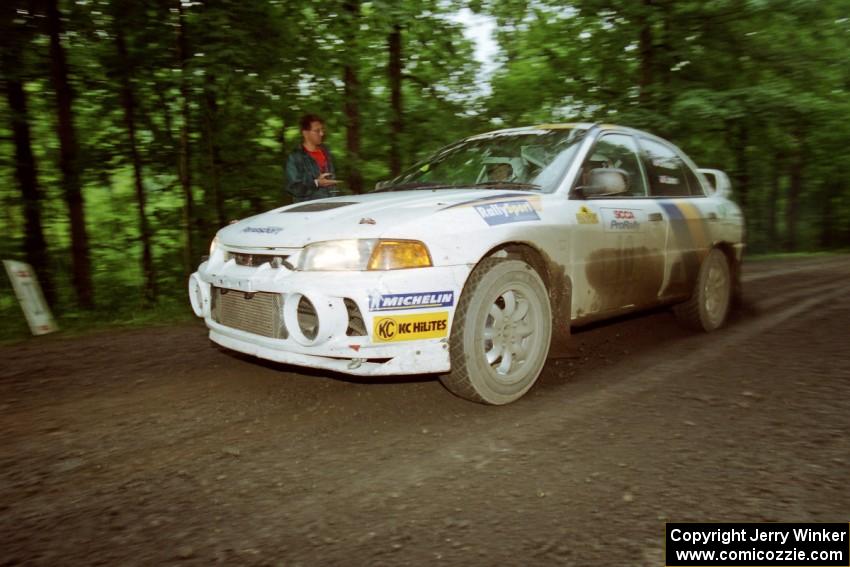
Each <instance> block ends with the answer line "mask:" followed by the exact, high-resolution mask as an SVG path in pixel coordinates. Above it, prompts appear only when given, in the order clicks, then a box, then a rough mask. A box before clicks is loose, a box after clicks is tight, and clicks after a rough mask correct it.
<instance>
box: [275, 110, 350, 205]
mask: <svg viewBox="0 0 850 567" xmlns="http://www.w3.org/2000/svg"><path fill="white" fill-rule="evenodd" d="M324 139H325V121H324V120H322V119H321V118H320V117H319V116H316V115H315V114H306V115H304V116H303V117H301V145H300V146H299V147H297V148H295V149H294V150H292V153H290V154H289V159H288V160H287V161H286V191H287V192H288V193H290V194H291V195H292V200H293V202H295V203H300V202H301V201H310V200H313V199H323V198H325V197H330V196H331V193H330V190H331V189H333V187H334V186H335V185H336V184H337V183H339V182H338V181H337V180H335V179H334V178H333V176H334V164H333V158H332V157H331V152H330V150H329V149H328V148H327V146H325V145H324V144H323V143H322V140H324Z"/></svg>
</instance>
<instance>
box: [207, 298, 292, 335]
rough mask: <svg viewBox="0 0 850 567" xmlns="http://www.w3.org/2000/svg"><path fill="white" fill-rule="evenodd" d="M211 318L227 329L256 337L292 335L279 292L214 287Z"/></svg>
mask: <svg viewBox="0 0 850 567" xmlns="http://www.w3.org/2000/svg"><path fill="white" fill-rule="evenodd" d="M212 318H213V320H214V321H215V322H217V323H220V324H222V325H224V326H225V327H232V328H234V329H239V330H240V331H246V332H248V333H254V334H255V335H262V336H264V337H271V338H273V339H285V338H287V337H288V336H289V333H288V332H287V331H286V326H285V325H284V323H283V295H281V294H279V293H268V292H265V291H257V292H253V293H246V292H243V291H235V290H232V289H224V288H219V287H213V288H212Z"/></svg>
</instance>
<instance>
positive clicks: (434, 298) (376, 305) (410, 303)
mask: <svg viewBox="0 0 850 567" xmlns="http://www.w3.org/2000/svg"><path fill="white" fill-rule="evenodd" d="M454 302H455V294H454V292H453V291H426V292H422V293H393V294H389V295H373V296H371V297H370V298H369V311H397V310H402V309H428V308H430V307H451V306H452V305H454Z"/></svg>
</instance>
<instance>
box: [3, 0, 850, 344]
mask: <svg viewBox="0 0 850 567" xmlns="http://www.w3.org/2000/svg"><path fill="white" fill-rule="evenodd" d="M2 4H3V5H2V7H0V86H1V87H2V97H0V200H2V211H0V227H2V230H0V234H2V237H3V238H2V239H0V257H2V258H11V259H18V260H22V261H26V262H29V263H30V264H32V265H33V267H34V268H35V270H36V271H37V273H38V275H39V278H40V280H41V282H42V286H43V288H44V290H45V294H46V296H47V298H48V301H49V302H50V304H51V306H52V308H53V310H54V311H55V312H56V313H57V314H58V315H59V318H60V324H61V325H64V326H65V327H71V328H73V327H74V326H75V325H76V326H80V327H87V326H90V325H92V324H93V323H95V322H105V321H120V322H123V323H127V324H130V323H133V322H149V321H168V320H173V319H175V318H184V317H189V316H190V309H189V307H188V300H187V298H186V291H185V288H186V277H187V275H188V274H189V273H191V271H193V270H194V269H195V267H196V265H197V264H198V262H199V261H200V259H201V256H202V255H204V254H206V253H207V252H206V251H207V248H208V246H209V241H210V239H211V238H212V236H213V235H214V234H215V231H216V230H217V229H218V228H219V227H220V226H222V225H225V224H227V223H228V222H229V221H230V220H232V219H238V218H241V217H245V216H248V215H250V214H253V213H257V212H261V211H263V210H267V209H270V208H272V207H275V206H280V205H282V204H286V203H288V202H289V198H288V196H286V194H285V193H284V190H283V189H284V178H285V172H284V167H285V160H286V155H287V154H288V152H289V151H290V150H291V149H292V148H293V147H294V146H295V145H296V144H297V143H298V140H299V139H300V136H299V132H298V125H297V122H298V118H299V116H300V115H302V114H303V113H305V112H315V113H318V114H320V115H322V116H324V117H325V118H326V121H327V127H328V130H329V136H328V139H327V142H328V143H329V145H330V146H331V148H332V149H333V150H334V152H335V155H336V160H337V164H338V169H339V170H340V173H339V177H341V178H344V179H345V180H346V186H345V191H348V192H353V193H360V192H367V191H370V190H371V189H372V188H373V187H374V184H375V183H376V182H377V181H379V180H382V179H387V178H390V177H392V176H393V175H395V174H396V173H398V172H399V171H400V170H401V169H402V168H403V167H406V166H408V165H410V164H412V163H414V162H415V161H417V160H418V159H419V158H422V157H424V156H426V155H427V154H428V153H429V152H431V151H433V150H435V149H437V148H439V147H441V146H443V145H445V144H447V143H449V142H452V141H454V140H456V139H459V138H462V137H465V136H467V135H470V134H474V133H478V132H483V131H487V130H491V129H495V128H499V127H507V126H519V125H527V124H533V123H539V122H560V121H564V122H567V121H601V122H614V123H618V124H624V125H628V126H633V127H636V128H641V129H646V130H648V131H650V132H653V133H655V134H658V135H660V136H662V137H665V138H668V139H670V140H671V141H673V142H674V143H676V144H677V145H679V146H680V147H681V148H682V149H684V150H685V151H686V152H687V153H688V154H689V155H690V156H691V157H692V158H693V159H694V160H695V161H696V162H697V163H698V164H700V165H701V166H703V167H715V168H719V169H723V170H725V171H727V172H728V173H729V174H730V177H731V178H732V182H733V187H734V191H735V199H736V200H737V201H738V202H739V203H740V204H741V206H742V207H743V208H744V210H745V213H746V216H747V223H748V226H747V231H748V246H749V248H748V250H749V252H755V253H765V252H773V251H786V252H788V251H790V252H793V251H801V250H807V251H811V250H829V249H838V248H847V247H848V246H850V183H848V175H847V172H848V170H850V152H848V146H849V145H850V98H848V96H847V92H848V88H849V87H850V64H848V61H850V11H848V6H847V2H846V0H819V1H814V0H811V1H810V0H782V1H779V0H575V1H570V2H554V1H551V0H480V1H477V2H458V1H454V0H417V1H407V0H398V1H381V0H374V1H371V2H366V1H361V0H324V1H321V2H305V1H294V0H203V1H200V0H29V1H25V0H7V1H6V2H3V3H2ZM460 10H463V11H465V12H467V13H469V12H470V11H471V13H474V14H478V15H481V16H485V17H486V18H487V19H488V21H493V22H495V24H496V25H495V33H494V40H495V42H496V44H497V46H498V52H497V54H496V55H495V57H494V60H493V61H488V62H481V61H479V60H477V59H476V58H475V56H474V49H475V45H474V43H473V41H472V40H470V39H469V37H468V35H465V33H464V32H465V27H464V25H463V24H462V23H461V22H460V21H459V19H458V18H457V14H458V12H459V11H460ZM485 71H486V73H485ZM0 317H2V319H3V321H4V325H3V327H4V331H3V332H2V333H0V335H2V336H5V337H8V336H14V335H21V334H25V333H26V332H27V331H26V325H25V323H24V321H23V318H22V317H21V314H20V311H19V308H18V306H17V302H16V301H15V298H14V294H13V293H12V290H11V285H10V283H9V282H8V280H7V279H5V278H0Z"/></svg>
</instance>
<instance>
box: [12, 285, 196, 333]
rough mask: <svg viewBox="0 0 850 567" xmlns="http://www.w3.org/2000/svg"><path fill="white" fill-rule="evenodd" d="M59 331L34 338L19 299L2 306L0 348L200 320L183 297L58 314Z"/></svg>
mask: <svg viewBox="0 0 850 567" xmlns="http://www.w3.org/2000/svg"><path fill="white" fill-rule="evenodd" d="M55 317H56V323H57V324H58V325H59V330H58V331H56V332H55V333H50V334H49V335H42V336H39V337H34V336H32V334H31V333H30V330H29V326H28V325H27V321H26V318H25V317H24V313H23V311H22V310H21V308H20V306H19V305H18V302H17V300H15V299H14V297H12V301H3V302H2V303H0V318H2V321H3V325H2V326H0V345H8V344H13V343H17V342H21V341H26V340H34V341H37V340H45V339H62V338H71V337H77V336H81V335H87V334H90V333H95V332H101V331H107V330H118V329H127V328H140V327H161V326H173V325H178V324H188V323H191V322H192V321H199V320H198V318H197V317H195V314H194V313H192V308H191V307H190V306H189V301H188V300H187V299H184V298H182V297H181V298H170V297H166V298H162V299H161V300H160V301H159V302H158V303H157V304H156V305H153V306H144V305H142V304H140V303H136V304H133V305H124V306H120V307H115V306H112V307H102V308H98V309H95V310H93V311H82V310H74V311H67V312H63V313H61V314H59V315H55Z"/></svg>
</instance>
